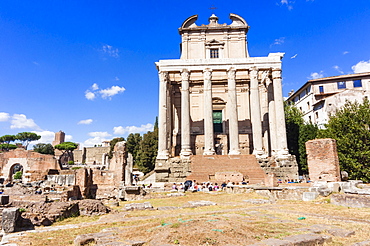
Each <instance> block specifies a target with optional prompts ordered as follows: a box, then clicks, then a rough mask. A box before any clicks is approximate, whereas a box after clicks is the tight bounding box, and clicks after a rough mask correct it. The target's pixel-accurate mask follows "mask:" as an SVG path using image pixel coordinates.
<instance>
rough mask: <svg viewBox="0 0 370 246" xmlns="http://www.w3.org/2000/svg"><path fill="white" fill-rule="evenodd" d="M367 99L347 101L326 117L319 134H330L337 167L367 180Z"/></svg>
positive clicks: (369, 166) (369, 149)
mask: <svg viewBox="0 0 370 246" xmlns="http://www.w3.org/2000/svg"><path fill="white" fill-rule="evenodd" d="M369 130H370V102H369V100H368V99H367V98H365V99H364V101H363V103H362V104H360V103H358V102H349V101H347V102H346V104H345V105H344V106H343V107H342V108H340V109H339V110H338V111H337V112H336V113H335V114H334V115H332V116H330V117H329V122H328V124H327V125H326V129H325V130H320V131H319V133H318V136H319V137H320V138H333V139H335V140H336V141H337V150H338V157H339V163H340V167H341V170H343V171H347V172H348V174H349V178H350V179H361V180H363V181H364V182H370V131H369Z"/></svg>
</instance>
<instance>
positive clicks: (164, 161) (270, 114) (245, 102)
mask: <svg viewBox="0 0 370 246" xmlns="http://www.w3.org/2000/svg"><path fill="white" fill-rule="evenodd" d="M197 17H198V16H197V15H193V16H191V17H189V18H188V19H187V20H185V21H184V23H183V24H182V26H181V27H180V28H179V33H180V35H181V38H182V43H181V58H180V59H173V60H160V61H158V62H156V66H157V69H158V71H159V81H160V86H159V87H160V92H159V118H158V126H159V139H158V140H159V141H158V156H157V163H156V168H155V170H156V173H157V180H162V181H164V180H168V181H170V180H171V181H173V180H180V179H181V178H186V177H188V178H189V177H192V178H195V176H196V173H195V172H196V171H195V170H198V169H199V171H202V170H203V171H204V170H205V169H207V168H208V169H209V168H210V167H212V168H211V169H209V170H208V171H207V172H208V174H207V175H203V176H202V177H203V178H202V179H205V177H206V176H207V177H208V179H209V180H212V179H215V177H217V176H219V174H220V173H222V172H225V171H230V172H237V173H238V172H239V173H241V174H243V175H244V176H250V175H247V174H245V172H244V173H243V171H242V170H241V169H243V170H244V169H248V166H250V167H252V166H254V167H256V165H257V164H256V163H258V164H259V165H257V166H258V167H259V169H261V167H262V168H263V169H264V171H265V173H272V172H273V173H276V174H277V176H278V177H282V178H289V179H295V178H297V175H298V174H297V165H296V162H295V159H294V157H292V156H290V155H289V153H288V149H287V139H286V127H285V118H284V108H283V96H282V85H281V59H282V57H283V55H284V53H270V54H269V55H268V56H267V57H250V56H249V52H248V46H247V32H248V29H249V26H248V24H247V22H246V21H245V20H244V19H243V18H242V17H240V16H238V15H236V14H230V19H231V24H229V25H228V24H219V23H218V17H217V16H215V15H212V16H211V17H210V18H209V24H208V25H200V26H199V25H197V24H196V23H195V22H196V20H197ZM212 159H213V160H214V161H213V163H212V161H210V160H212ZM242 160H245V161H244V162H243V161H242ZM206 161H210V163H209V164H207V165H208V167H207V168H206V167H204V165H205V164H204V163H205V162H206ZM235 162H238V163H239V164H238V165H233V163H235ZM228 163H229V164H230V165H229V164H228ZM236 166H237V167H236ZM241 166H243V167H241ZM200 167H201V168H200ZM261 170H262V169H261ZM189 175H190V176H189ZM194 175H195V176H194ZM251 175H252V176H253V174H251ZM221 176H222V175H221ZM249 178H251V177H249ZM261 178H262V176H261Z"/></svg>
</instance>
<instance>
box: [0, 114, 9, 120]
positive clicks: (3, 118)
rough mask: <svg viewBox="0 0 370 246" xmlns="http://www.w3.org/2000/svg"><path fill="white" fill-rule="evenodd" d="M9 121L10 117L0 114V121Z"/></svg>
mask: <svg viewBox="0 0 370 246" xmlns="http://www.w3.org/2000/svg"><path fill="white" fill-rule="evenodd" d="M9 119H10V116H9V114H8V113H5V112H0V121H8V120H9Z"/></svg>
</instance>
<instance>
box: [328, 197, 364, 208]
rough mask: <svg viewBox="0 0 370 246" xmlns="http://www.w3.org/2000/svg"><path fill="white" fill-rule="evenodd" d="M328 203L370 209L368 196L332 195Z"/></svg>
mask: <svg viewBox="0 0 370 246" xmlns="http://www.w3.org/2000/svg"><path fill="white" fill-rule="evenodd" d="M330 202H331V203H332V204H334V205H339V206H345V207H352V208H370V195H353V194H333V195H332V196H331V199H330Z"/></svg>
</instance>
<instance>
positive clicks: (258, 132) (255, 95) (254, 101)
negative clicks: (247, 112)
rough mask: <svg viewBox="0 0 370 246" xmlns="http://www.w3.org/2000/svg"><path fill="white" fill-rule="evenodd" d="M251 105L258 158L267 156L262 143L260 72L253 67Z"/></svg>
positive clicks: (255, 148) (255, 152) (254, 148)
mask: <svg viewBox="0 0 370 246" xmlns="http://www.w3.org/2000/svg"><path fill="white" fill-rule="evenodd" d="M250 81H251V87H250V94H251V95H250V101H251V103H250V105H251V122H252V133H253V154H254V155H256V156H262V155H265V153H264V151H263V143H262V122H261V105H260V96H259V89H258V70H257V68H256V67H253V68H252V69H251V71H250Z"/></svg>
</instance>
